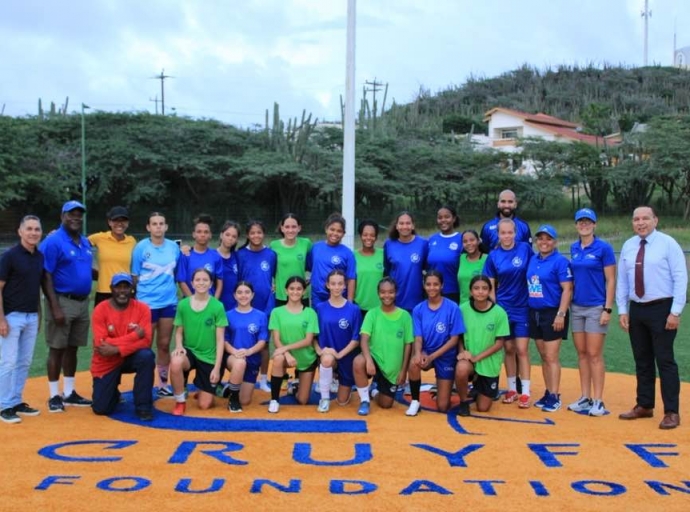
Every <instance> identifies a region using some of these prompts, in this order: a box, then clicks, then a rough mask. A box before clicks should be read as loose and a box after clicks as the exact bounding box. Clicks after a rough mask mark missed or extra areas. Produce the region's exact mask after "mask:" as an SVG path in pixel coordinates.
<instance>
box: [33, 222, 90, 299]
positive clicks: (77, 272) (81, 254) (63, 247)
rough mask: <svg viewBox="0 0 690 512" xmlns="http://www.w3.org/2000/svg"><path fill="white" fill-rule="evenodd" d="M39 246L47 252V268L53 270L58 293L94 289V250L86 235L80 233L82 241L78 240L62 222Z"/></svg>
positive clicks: (44, 266) (44, 257) (42, 250)
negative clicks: (71, 236) (74, 238)
mask: <svg viewBox="0 0 690 512" xmlns="http://www.w3.org/2000/svg"><path fill="white" fill-rule="evenodd" d="M39 250H40V251H41V252H42V253H43V268H45V270H46V272H50V274H52V277H53V288H54V289H55V293H69V294H73V295H88V294H89V293H91V267H92V265H93V253H92V251H91V244H90V243H89V241H88V239H87V238H86V237H85V236H83V235H81V234H80V235H79V243H75V242H74V241H72V239H71V238H70V236H69V234H67V231H66V230H65V228H64V226H60V228H59V229H58V230H57V231H56V232H55V233H53V234H52V235H49V236H47V237H46V239H45V240H43V242H41V245H40V246H39Z"/></svg>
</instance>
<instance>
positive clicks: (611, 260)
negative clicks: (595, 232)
mask: <svg viewBox="0 0 690 512" xmlns="http://www.w3.org/2000/svg"><path fill="white" fill-rule="evenodd" d="M615 264H616V256H615V255H614V254H613V248H612V247H611V245H609V244H608V243H607V242H604V241H603V240H601V239H599V238H597V237H594V241H593V242H592V243H591V244H590V245H588V246H587V247H584V248H583V247H582V243H581V242H580V241H579V240H578V241H577V242H575V243H574V244H573V245H571V246H570V268H571V269H572V272H573V304H576V305H577V306H606V278H605V276H604V267H609V266H612V265H615Z"/></svg>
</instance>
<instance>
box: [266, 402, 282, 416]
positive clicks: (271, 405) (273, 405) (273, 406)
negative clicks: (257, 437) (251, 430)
mask: <svg viewBox="0 0 690 512" xmlns="http://www.w3.org/2000/svg"><path fill="white" fill-rule="evenodd" d="M279 410H280V404H279V403H278V400H271V401H270V402H268V412H270V413H272V414H275V413H277V412H278V411H279Z"/></svg>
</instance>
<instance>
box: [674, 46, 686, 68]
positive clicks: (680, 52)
mask: <svg viewBox="0 0 690 512" xmlns="http://www.w3.org/2000/svg"><path fill="white" fill-rule="evenodd" d="M673 65H674V66H675V67H677V68H680V69H690V46H686V47H684V48H679V49H677V50H675V54H674V56H673Z"/></svg>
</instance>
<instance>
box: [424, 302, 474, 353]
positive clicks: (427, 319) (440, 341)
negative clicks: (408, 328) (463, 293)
mask: <svg viewBox="0 0 690 512" xmlns="http://www.w3.org/2000/svg"><path fill="white" fill-rule="evenodd" d="M412 330H413V332H414V335H415V337H417V336H421V338H422V350H424V352H426V353H427V354H431V353H433V352H436V351H437V350H438V349H439V348H441V347H442V346H443V345H445V344H446V342H447V341H448V339H449V338H450V337H451V336H459V335H461V334H464V333H465V323H464V322H463V320H462V312H461V311H460V308H459V307H458V305H457V304H456V303H455V302H453V301H452V300H450V299H445V298H444V299H443V302H442V303H441V306H440V307H439V308H438V309H436V310H434V309H431V308H430V307H429V301H426V300H425V301H423V302H420V303H419V304H417V305H416V306H415V308H414V310H413V311H412ZM457 353H458V348H457V347H454V348H453V349H451V350H449V351H448V352H446V353H445V354H444V356H443V357H446V356H449V355H451V354H452V357H453V358H455V356H456V355H457ZM453 360H455V359H453Z"/></svg>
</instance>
